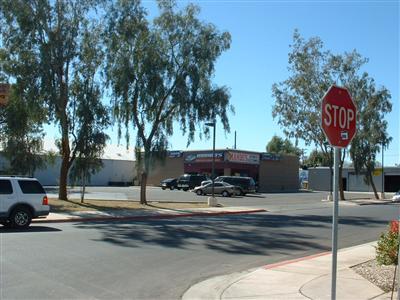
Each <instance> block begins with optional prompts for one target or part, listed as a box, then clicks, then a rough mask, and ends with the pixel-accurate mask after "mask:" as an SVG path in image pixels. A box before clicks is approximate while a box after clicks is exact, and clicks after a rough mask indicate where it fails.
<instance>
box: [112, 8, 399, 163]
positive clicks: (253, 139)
mask: <svg viewBox="0 0 400 300" xmlns="http://www.w3.org/2000/svg"><path fill="white" fill-rule="evenodd" d="M193 2H194V3H196V4H198V5H199V6H200V7H201V15H200V17H201V19H203V20H204V21H207V22H211V23H214V24H215V25H216V26H217V28H218V29H219V30H226V31H229V32H230V33H231V35H232V44H231V48H230V49H229V50H228V51H226V52H225V53H223V54H222V56H221V57H220V59H219V60H218V63H217V66H216V75H215V78H214V81H215V82H216V83H217V84H220V85H226V86H228V87H229V88H230V93H231V104H233V106H234V107H235V111H236V113H235V114H231V115H230V125H231V132H230V133H224V132H223V130H222V125H221V124H217V138H216V146H217V148H226V147H232V146H233V144H234V131H237V147H238V148H239V149H246V150H254V151H265V146H266V144H267V143H268V141H269V140H270V139H271V137H272V136H273V135H274V134H277V135H279V136H282V137H283V132H282V129H281V128H280V127H279V126H278V125H277V121H276V120H274V119H273V118H272V114H271V111H272V106H273V104H274V99H273V98H272V95H271V94H272V93H271V86H272V84H273V83H276V82H280V81H283V80H285V79H286V78H287V77H288V71H287V67H288V53H289V51H290V49H289V44H291V42H292V36H293V31H294V29H295V28H297V29H299V31H300V34H301V35H302V36H303V37H304V38H307V39H308V38H310V37H312V36H319V37H320V38H321V39H322V41H323V42H324V45H325V49H327V50H331V51H332V52H334V53H343V52H344V51H352V50H353V49H356V50H357V51H358V52H359V53H360V54H361V55H363V56H364V57H367V58H368V59H369V62H368V64H367V65H366V66H365V67H364V69H363V71H367V72H368V73H369V74H370V75H371V76H372V77H373V78H374V79H375V81H376V83H377V85H378V86H380V85H384V86H385V87H386V88H388V89H389V90H390V92H391V95H392V103H393V110H392V113H391V114H390V115H388V116H387V121H388V123H389V134H390V135H391V136H392V137H393V141H392V143H391V145H390V147H389V149H388V150H386V151H385V165H394V164H395V163H400V147H399V143H400V136H399V135H400V128H399V127H400V123H399V116H400V105H399V83H400V82H399V70H400V63H399V27H400V26H399V1H223V0H221V1H193ZM187 3H189V2H187V1H180V2H179V5H180V6H184V5H186V4H187ZM144 5H145V6H146V7H148V8H149V10H150V12H151V15H153V14H154V13H155V12H156V10H155V7H156V5H155V2H154V1H144ZM218 125H219V126H218ZM109 134H110V135H111V136H112V143H113V144H116V143H117V138H116V129H114V130H110V131H109ZM131 140H134V139H131ZM121 143H123V144H124V143H125V141H123V140H122V141H121ZM186 143H187V138H186V137H184V136H182V134H181V132H179V128H178V127H177V126H176V128H175V134H174V136H172V137H171V138H170V148H171V149H174V150H178V149H179V150H185V149H208V148H211V147H212V140H199V138H198V136H196V140H195V142H194V143H192V144H191V145H190V146H189V147H188V148H187V147H186ZM300 146H302V144H300ZM311 149H312V148H309V149H308V150H311ZM378 156H379V160H380V155H378Z"/></svg>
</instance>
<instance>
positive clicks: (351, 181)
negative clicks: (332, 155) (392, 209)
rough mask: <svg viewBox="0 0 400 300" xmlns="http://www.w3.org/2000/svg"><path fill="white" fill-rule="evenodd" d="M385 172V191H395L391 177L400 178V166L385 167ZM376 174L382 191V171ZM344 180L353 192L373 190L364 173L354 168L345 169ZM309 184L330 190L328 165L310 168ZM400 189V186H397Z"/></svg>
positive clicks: (377, 187) (375, 181)
mask: <svg viewBox="0 0 400 300" xmlns="http://www.w3.org/2000/svg"><path fill="white" fill-rule="evenodd" d="M384 172H385V191H389V192H394V191H395V190H396V186H393V185H391V186H390V187H389V186H388V183H389V180H390V178H393V177H396V178H399V179H398V181H399V180H400V168H398V167H387V168H384ZM378 173H379V172H377V174H375V175H374V176H373V180H374V183H375V187H376V189H377V191H378V192H381V191H382V173H380V174H378ZM342 178H343V180H344V181H345V182H346V186H345V190H347V191H353V192H372V191H373V189H372V186H370V185H367V184H366V183H365V182H364V174H363V173H361V174H359V175H356V174H355V172H354V169H348V168H346V169H343V174H342ZM308 184H309V188H310V189H312V190H316V191H329V190H330V171H329V168H328V167H317V168H309V169H308ZM397 189H400V186H398V187H397Z"/></svg>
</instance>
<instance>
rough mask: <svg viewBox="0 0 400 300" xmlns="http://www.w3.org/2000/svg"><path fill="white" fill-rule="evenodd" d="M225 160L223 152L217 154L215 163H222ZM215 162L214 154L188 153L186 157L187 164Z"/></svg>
mask: <svg viewBox="0 0 400 300" xmlns="http://www.w3.org/2000/svg"><path fill="white" fill-rule="evenodd" d="M223 158H224V153H223V152H215V161H222V160H223ZM212 160H213V153H212V152H203V153H188V154H187V155H186V157H185V161H186V162H211V161H212Z"/></svg>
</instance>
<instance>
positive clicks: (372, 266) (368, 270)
mask: <svg viewBox="0 0 400 300" xmlns="http://www.w3.org/2000/svg"><path fill="white" fill-rule="evenodd" d="M352 269H353V271H355V272H356V273H357V274H359V275H361V276H362V277H364V278H365V279H367V280H368V281H370V282H371V283H373V284H375V285H376V286H377V287H379V288H380V289H382V290H383V291H385V292H390V291H391V290H392V287H393V277H394V272H395V266H394V265H390V266H380V265H378V263H377V262H376V260H375V259H373V260H370V261H367V262H365V263H362V264H359V265H357V266H354V267H352ZM394 286H395V290H396V289H397V280H396V282H395V285H394Z"/></svg>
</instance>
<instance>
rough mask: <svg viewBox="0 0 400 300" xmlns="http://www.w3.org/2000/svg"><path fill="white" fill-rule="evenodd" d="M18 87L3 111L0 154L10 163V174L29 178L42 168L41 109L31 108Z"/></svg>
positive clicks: (43, 158)
mask: <svg viewBox="0 0 400 300" xmlns="http://www.w3.org/2000/svg"><path fill="white" fill-rule="evenodd" d="M26 97H27V96H26V95H24V91H23V90H22V89H21V87H20V86H18V85H14V86H13V87H12V89H11V92H10V100H9V102H8V104H7V106H6V107H5V108H3V109H4V111H5V117H4V118H5V119H4V120H5V124H4V127H3V133H4V137H3V143H2V144H3V145H2V146H3V154H4V156H5V157H6V158H7V160H8V161H9V163H10V168H9V170H8V172H9V173H11V174H19V175H30V176H33V174H34V172H35V170H36V169H43V168H44V167H45V166H46V162H47V161H48V160H47V156H46V155H45V154H44V152H43V143H42V138H43V136H44V134H43V130H42V126H41V124H42V120H41V119H42V117H43V114H44V111H43V109H42V108H41V107H38V106H37V105H33V104H34V103H32V102H30V101H29V99H27V98H26Z"/></svg>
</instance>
